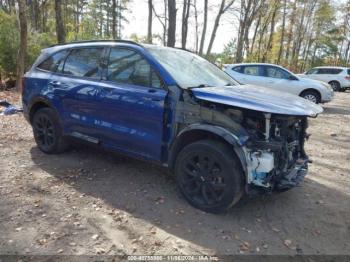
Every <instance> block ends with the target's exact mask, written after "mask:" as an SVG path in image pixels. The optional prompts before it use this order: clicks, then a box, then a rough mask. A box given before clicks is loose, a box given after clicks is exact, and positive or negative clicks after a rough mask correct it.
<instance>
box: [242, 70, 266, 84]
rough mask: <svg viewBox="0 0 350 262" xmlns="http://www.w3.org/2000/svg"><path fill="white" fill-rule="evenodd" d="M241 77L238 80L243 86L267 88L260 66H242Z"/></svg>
mask: <svg viewBox="0 0 350 262" xmlns="http://www.w3.org/2000/svg"><path fill="white" fill-rule="evenodd" d="M239 75H240V77H239V78H237V80H238V81H239V82H240V83H243V84H250V85H258V86H266V84H267V83H266V79H265V78H264V77H262V72H261V67H260V66H259V65H244V66H241V71H240V74H239Z"/></svg>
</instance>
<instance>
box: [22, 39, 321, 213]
mask: <svg viewBox="0 0 350 262" xmlns="http://www.w3.org/2000/svg"><path fill="white" fill-rule="evenodd" d="M23 109H24V115H25V117H26V119H27V120H28V121H29V123H30V124H31V125H32V127H33V132H34V137H35V141H36V143H37V145H38V147H39V149H40V150H41V151H43V152H45V153H47V154H54V153H61V152H63V151H65V150H66V149H67V148H68V147H69V144H70V141H71V140H72V139H78V140H82V141H86V142H88V143H91V144H95V145H98V146H100V147H102V148H104V149H107V150H111V151H115V152H119V153H123V154H126V155H128V156H131V157H136V158H139V159H143V160H147V161H152V162H155V163H158V164H160V165H163V166H167V167H169V168H170V169H171V170H172V171H173V173H174V174H175V176H176V180H177V182H178V185H179V188H180V191H181V192H182V193H183V195H184V197H185V198H186V199H187V200H188V202H189V203H190V204H192V205H193V206H195V207H196V208H199V209H201V210H204V211H206V212H213V213H219V212H223V211H224V210H226V209H228V208H229V207H231V206H232V205H233V204H235V203H236V202H237V201H238V200H239V199H240V198H241V196H242V195H243V193H246V194H251V193H254V192H256V191H259V192H270V191H273V190H287V189H289V188H292V187H294V186H296V185H297V184H298V183H300V181H301V180H302V179H303V177H304V176H305V175H306V172H307V165H308V162H309V159H308V157H307V155H306V153H305V151H304V141H305V139H306V138H307V137H308V135H307V133H306V128H307V118H308V117H309V116H311V117H315V116H316V115H317V114H319V113H321V112H322V108H321V107H319V106H318V105H315V104H313V103H310V102H308V101H306V100H304V99H302V98H299V97H297V96H293V95H288V94H284V93H280V92H277V91H272V90H269V89H265V88H262V87H257V86H249V85H240V84H238V83H237V82H236V81H235V80H234V79H232V78H231V77H230V76H229V75H227V74H226V73H225V72H223V71H221V70H220V69H219V68H218V67H216V66H215V65H213V64H211V63H209V62H208V61H206V60H205V59H203V58H201V57H199V56H197V55H195V54H193V53H191V52H188V51H185V50H181V49H176V48H167V47H159V46H154V45H140V44H137V43H134V42H130V41H86V42H76V43H70V44H63V45H56V46H53V47H50V48H47V49H44V50H43V51H42V54H41V55H40V56H39V58H38V59H37V60H36V62H35V63H34V65H33V66H32V68H31V69H30V70H29V71H28V72H27V73H26V74H25V75H24V78H23Z"/></svg>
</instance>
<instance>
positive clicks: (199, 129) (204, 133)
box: [168, 124, 247, 174]
mask: <svg viewBox="0 0 350 262" xmlns="http://www.w3.org/2000/svg"><path fill="white" fill-rule="evenodd" d="M203 139H214V140H218V141H221V142H223V143H225V144H227V145H230V146H232V151H233V153H234V154H235V155H236V156H237V158H238V160H239V162H240V164H241V167H242V170H243V171H244V173H245V174H246V173H247V164H246V159H245V154H244V151H243V149H242V141H240V139H239V137H238V136H236V135H235V134H233V133H232V132H230V131H229V130H227V129H225V128H223V127H220V126H213V125H208V124H192V125H190V126H187V127H186V128H184V129H183V130H181V131H180V132H179V133H178V135H177V136H176V138H175V140H174V141H173V143H172V145H171V148H170V154H169V158H168V166H169V168H170V169H171V170H173V169H174V165H175V161H176V158H177V155H178V154H179V152H180V151H181V150H182V149H183V148H184V147H185V146H186V145H188V144H190V143H193V142H196V141H199V140H203Z"/></svg>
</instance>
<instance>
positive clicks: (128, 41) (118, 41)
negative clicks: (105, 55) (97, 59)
mask: <svg viewBox="0 0 350 262" xmlns="http://www.w3.org/2000/svg"><path fill="white" fill-rule="evenodd" d="M94 42H116V43H125V44H133V45H137V46H142V45H140V44H139V43H137V42H135V41H132V40H115V39H110V40H108V39H100V40H99V39H96V40H81V41H72V42H69V43H63V44H54V45H51V46H50V47H54V46H59V45H69V44H83V43H94Z"/></svg>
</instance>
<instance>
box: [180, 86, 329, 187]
mask: <svg viewBox="0 0 350 262" xmlns="http://www.w3.org/2000/svg"><path fill="white" fill-rule="evenodd" d="M191 91H192V92H191V94H190V95H189V96H188V97H187V98H186V95H185V99H184V102H183V103H180V105H181V106H179V107H178V109H180V110H178V113H179V114H177V116H178V117H177V122H178V123H179V125H180V126H182V127H186V126H187V127H188V126H189V125H190V126H191V125H194V124H196V123H205V124H210V125H214V126H216V127H220V128H224V129H225V130H227V131H228V132H229V133H230V134H232V136H233V137H234V138H235V139H236V142H235V143H231V144H232V145H233V146H234V149H235V152H236V155H238V157H239V159H240V161H241V163H242V167H243V169H244V172H245V176H246V179H245V181H246V191H247V193H254V192H260V191H264V192H270V191H273V190H280V191H282V190H287V189H290V188H292V187H295V186H297V185H298V184H299V183H300V182H301V181H302V180H303V178H304V177H305V175H306V174H307V169H308V163H309V162H310V160H309V158H308V156H307V154H306V153H305V150H304V143H305V140H307V139H308V134H307V133H306V129H307V127H308V117H316V116H317V115H318V114H319V113H321V112H322V111H323V109H322V108H321V107H319V106H318V105H314V104H311V103H310V102H308V101H306V100H304V99H302V98H299V97H296V96H288V95H284V97H283V99H282V98H281V96H280V94H279V93H273V92H272V91H266V90H264V89H262V88H255V87H252V88H249V87H240V86H239V87H225V88H215V89H214V88H200V89H192V90H191ZM222 136H223V137H224V138H225V139H226V138H227V137H228V135H227V134H223V135H222ZM226 140H227V139H226ZM228 142H230V141H228Z"/></svg>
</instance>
